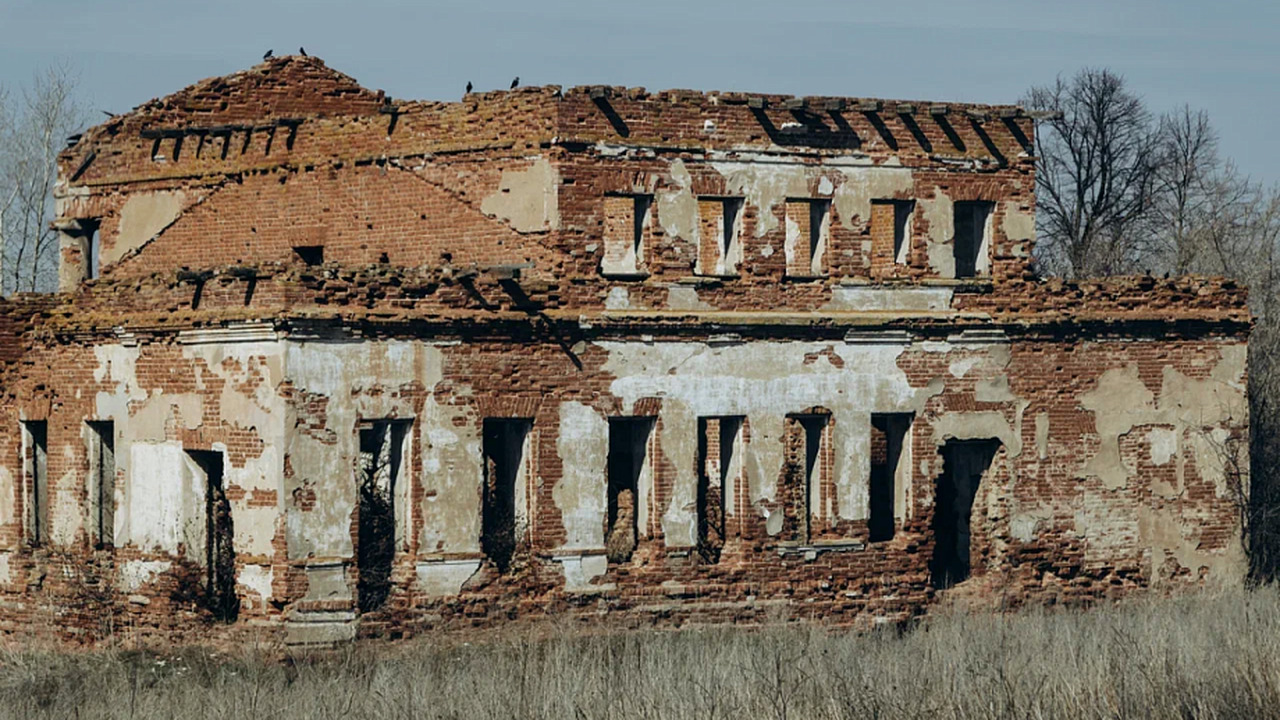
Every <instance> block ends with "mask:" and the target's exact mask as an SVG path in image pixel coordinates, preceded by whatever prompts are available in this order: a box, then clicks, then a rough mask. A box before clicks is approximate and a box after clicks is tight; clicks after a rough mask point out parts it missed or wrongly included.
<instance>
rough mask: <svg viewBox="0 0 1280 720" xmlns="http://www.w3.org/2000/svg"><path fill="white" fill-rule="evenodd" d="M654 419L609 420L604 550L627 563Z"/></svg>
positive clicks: (634, 536) (636, 525)
mask: <svg viewBox="0 0 1280 720" xmlns="http://www.w3.org/2000/svg"><path fill="white" fill-rule="evenodd" d="M653 425H654V418H651V417H627V418H610V419H609V461H608V462H609V527H608V532H607V533H606V535H605V550H606V551H607V554H608V556H609V560H610V561H612V562H627V561H629V560H630V559H631V553H633V552H635V549H636V543H637V542H638V533H639V528H640V525H639V522H640V521H639V517H638V515H639V511H640V509H639V494H640V477H641V475H643V474H644V470H645V466H646V464H647V463H648V459H649V458H648V455H649V453H648V450H649V436H650V435H651V434H652V433H653Z"/></svg>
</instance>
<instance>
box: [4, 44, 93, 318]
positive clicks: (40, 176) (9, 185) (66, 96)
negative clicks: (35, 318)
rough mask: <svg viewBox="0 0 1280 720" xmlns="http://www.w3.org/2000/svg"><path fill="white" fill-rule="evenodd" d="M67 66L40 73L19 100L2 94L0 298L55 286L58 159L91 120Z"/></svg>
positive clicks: (56, 267) (49, 288)
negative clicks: (53, 225) (68, 140)
mask: <svg viewBox="0 0 1280 720" xmlns="http://www.w3.org/2000/svg"><path fill="white" fill-rule="evenodd" d="M75 89H76V80H75V77H74V74H73V73H72V72H71V71H70V70H69V69H68V68H67V67H66V66H54V67H51V68H49V69H47V70H45V71H44V72H42V73H38V74H37V75H36V76H35V77H34V78H33V79H32V82H31V84H30V86H29V87H26V88H24V89H23V90H22V92H21V93H20V98H19V99H17V100H15V99H13V98H12V96H10V95H7V94H0V293H8V292H31V291H48V290H52V289H54V288H55V287H56V285H57V276H58V235H57V233H56V232H55V231H54V230H53V229H52V228H51V227H50V223H51V222H52V220H53V213H54V207H53V188H54V184H55V183H56V182H57V158H58V152H59V151H60V150H61V149H62V147H63V144H64V141H65V138H66V137H67V136H69V135H71V134H72V133H73V132H75V131H76V129H77V128H79V127H80V126H82V125H84V124H85V122H86V118H87V114H86V113H85V111H84V108H83V106H82V105H81V104H80V103H79V102H78V101H77V99H76V97H75Z"/></svg>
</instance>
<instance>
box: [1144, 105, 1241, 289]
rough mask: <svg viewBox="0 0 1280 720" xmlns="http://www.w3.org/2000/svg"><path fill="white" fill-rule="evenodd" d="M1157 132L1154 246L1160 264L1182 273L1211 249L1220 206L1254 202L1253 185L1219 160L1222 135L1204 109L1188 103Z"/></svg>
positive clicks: (1151, 228) (1151, 227)
mask: <svg viewBox="0 0 1280 720" xmlns="http://www.w3.org/2000/svg"><path fill="white" fill-rule="evenodd" d="M1157 133H1158V140H1157V147H1158V150H1157V154H1156V158H1155V160H1156V163H1155V187H1154V193H1153V198H1152V203H1151V212H1150V214H1149V216H1148V218H1147V219H1148V233H1149V235H1150V238H1151V244H1150V249H1151V251H1152V253H1153V255H1154V257H1153V260H1154V261H1155V262H1156V264H1157V265H1158V266H1159V267H1162V268H1163V269H1165V270H1167V271H1169V272H1173V273H1175V274H1179V275H1181V274H1185V273H1188V272H1191V271H1192V270H1193V269H1195V266H1196V264H1197V261H1198V260H1199V259H1200V258H1201V257H1202V254H1203V253H1204V252H1206V251H1207V250H1209V248H1208V247H1207V240H1208V238H1207V237H1206V236H1205V232H1206V230H1207V225H1208V224H1209V223H1211V222H1213V221H1214V215H1215V213H1217V212H1220V211H1221V210H1223V209H1226V208H1223V207H1221V206H1220V205H1219V204H1220V203H1224V202H1225V203H1227V205H1228V207H1235V206H1237V205H1238V204H1240V203H1246V202H1248V201H1249V199H1250V198H1249V197H1248V195H1249V187H1248V183H1247V182H1245V183H1241V182H1238V179H1237V177H1236V174H1235V172H1234V168H1232V167H1231V166H1230V165H1229V164H1224V163H1223V162H1222V160H1221V159H1220V158H1219V156H1218V134H1217V132H1215V131H1214V129H1213V126H1212V125H1211V124H1210V123H1209V115H1208V113H1206V112H1204V111H1203V110H1192V109H1191V108H1190V107H1187V106H1185V105H1184V106H1183V107H1182V108H1179V109H1178V110H1177V111H1175V112H1172V113H1169V114H1167V115H1164V116H1163V117H1161V118H1160V123H1159V128H1158V130H1157ZM1228 214H1231V213H1228Z"/></svg>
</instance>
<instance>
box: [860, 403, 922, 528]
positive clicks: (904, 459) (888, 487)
mask: <svg viewBox="0 0 1280 720" xmlns="http://www.w3.org/2000/svg"><path fill="white" fill-rule="evenodd" d="M910 428H911V414H910V413H883V414H873V415H872V416H871V478H870V487H869V489H868V496H869V497H868V502H869V514H868V516H867V530H868V536H869V537H868V540H870V541H871V542H881V541H884V540H892V539H893V533H894V530H895V526H896V523H897V518H898V517H900V516H901V515H902V513H903V510H904V508H903V507H902V505H904V504H905V503H904V502H902V501H900V500H899V498H900V497H902V491H903V490H904V489H905V486H906V482H907V472H906V471H909V470H910V468H911V463H910V461H909V459H908V456H907V455H906V450H907V449H908V448H907V447H906V445H907V431H908V430H909V429H910Z"/></svg>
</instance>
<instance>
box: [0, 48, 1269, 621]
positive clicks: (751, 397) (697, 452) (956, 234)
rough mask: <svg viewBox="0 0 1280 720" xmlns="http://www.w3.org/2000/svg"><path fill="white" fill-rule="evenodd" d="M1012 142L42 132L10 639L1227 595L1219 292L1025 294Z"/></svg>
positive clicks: (843, 113) (474, 127)
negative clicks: (1199, 591) (47, 214)
mask: <svg viewBox="0 0 1280 720" xmlns="http://www.w3.org/2000/svg"><path fill="white" fill-rule="evenodd" d="M1033 133H1034V123H1033V120H1032V119H1031V118H1030V117H1028V116H1027V114H1026V113H1025V112H1023V111H1021V110H1020V109H1019V108H1016V107H1007V106H1006V107H990V106H974V105H941V104H934V103H907V102H892V101H871V100H864V99H851V98H814V97H810V98H793V97H788V96H772V95H770V96H765V95H746V94H740V93H698V92H689V91H666V92H661V93H647V92H645V91H644V90H641V89H622V88H610V87H589V88H575V89H572V90H568V91H561V90H560V89H559V88H556V87H531V88H520V89H517V90H514V91H511V92H493V93H483V94H470V95H467V96H466V97H464V98H463V100H462V101H461V102H401V101H398V100H393V99H392V98H389V97H385V96H384V95H383V93H381V92H371V91H369V90H366V89H364V88H362V87H360V86H359V85H357V84H356V83H355V82H354V81H353V80H351V79H350V78H348V77H346V76H344V75H341V74H339V73H336V72H334V71H331V70H329V69H328V68H326V67H325V65H324V64H323V63H322V62H321V61H319V60H317V59H314V58H302V57H285V58H276V59H273V60H270V61H268V62H266V63H263V64H261V65H258V66H256V67H254V68H252V69H250V70H248V71H245V72H241V73H237V74H235V75H231V76H228V77H225V78H218V79H213V80H206V81H204V82H201V83H199V84H197V85H193V86H191V87H189V88H187V89H185V90H182V91H181V92H178V93H177V94H175V95H172V96H170V97H168V98H165V99H163V100H157V101H153V102H151V103H148V104H146V105H143V106H141V107H139V108H137V109H136V110H134V111H133V112H130V113H128V114H126V115H122V116H118V117H115V118H112V119H111V120H110V121H109V122H107V123H106V124H104V125H100V126H98V127H95V128H93V129H92V130H90V131H88V132H87V133H86V134H85V135H84V136H83V137H80V138H77V139H74V142H73V143H72V144H71V145H70V146H69V147H68V149H67V150H66V151H65V153H64V154H63V156H62V158H61V183H60V185H59V194H58V212H59V220H58V222H57V228H58V229H59V230H60V231H61V233H62V238H63V242H62V248H61V252H62V257H61V260H62V271H61V281H62V290H63V292H62V293H60V294H58V295H56V296H52V297H39V298H37V297H22V298H13V299H10V300H7V301H0V334H3V338H4V340H3V342H4V344H3V345H2V346H0V629H4V630H11V631H16V630H24V629H31V628H37V629H39V628H48V629H50V630H52V631H56V632H59V633H61V634H63V635H68V636H78V637H84V638H92V637H98V636H100V635H102V634H103V633H109V632H121V631H128V632H134V633H139V634H144V635H145V634H156V635H163V636H167V637H175V638H181V637H187V636H192V635H196V636H198V637H208V636H209V634H210V633H214V634H219V633H221V634H226V635H230V636H234V635H235V634H237V633H240V632H245V631H252V632H263V631H266V632H272V633H279V634H280V635H281V636H282V637H284V638H285V639H286V640H289V641H291V642H324V641H328V640H334V639H341V638H345V637H350V636H352V635H354V634H357V633H360V634H390V635H395V636H399V635H403V634H409V633H413V632H418V631H421V630H423V629H428V628H435V627H459V626H469V625H480V624H495V623H499V622H507V621H510V620H511V619H515V618H527V617H537V616H541V615H545V614H552V613H554V614H558V615H567V616H573V615H580V616H591V617H605V618H616V619H617V621H618V622H620V623H647V622H654V621H661V622H667V623H679V622H683V621H685V620H696V621H706V620H714V621H736V622H751V621H758V620H761V619H763V618H765V617H769V616H774V615H785V616H789V617H815V618H826V619H830V620H833V621H837V622H842V623H844V622H850V623H871V622H876V621H894V620H899V619H903V618H906V617H910V616H913V615H917V614H919V613H921V612H923V611H925V610H926V609H927V607H928V606H929V604H930V603H931V602H934V601H936V600H937V599H938V598H940V597H945V596H946V595H948V594H967V595H970V596H981V597H985V598H995V599H997V600H999V601H1003V602H1009V603H1020V602H1026V601H1037V602H1038V601H1067V602H1070V601H1079V600H1085V599H1089V598H1097V597H1112V596H1116V595H1120V594H1124V593H1128V592H1130V591H1133V590H1135V589H1141V588H1162V589H1176V588H1182V587H1191V586H1199V585H1203V584H1230V583H1236V582H1239V581H1240V579H1241V576H1242V574H1243V561H1242V551H1241V544H1240V540H1239V533H1240V521H1239V507H1240V502H1239V501H1240V498H1241V491H1240V488H1239V479H1240V475H1239V473H1238V472H1235V470H1236V469H1237V468H1239V467H1240V465H1239V463H1240V462H1242V461H1247V458H1244V456H1243V454H1242V453H1243V447H1244V443H1243V442H1242V441H1241V440H1242V438H1244V437H1245V435H1246V434H1247V405H1246V402H1245V383H1246V377H1245V356H1246V341H1247V334H1248V329H1249V315H1248V311H1247V309H1246V307H1245V303H1244V293H1243V290H1242V289H1240V288H1237V287H1235V286H1233V285H1232V284H1230V283H1228V282H1225V281H1220V280H1213V279H1205V278H1177V279H1172V280H1157V279H1153V278H1121V279H1113V280H1108V281H1105V282H1094V283H1081V284H1070V283H1065V282H1062V281H1057V280H1044V279H1041V278H1039V277H1038V276H1037V274H1036V273H1035V271H1034V267H1033V264H1032V249H1033V247H1032V246H1033V243H1034V230H1035V223H1034V213H1035V194H1034V190H1035V182H1034V158H1032V157H1031V156H1030V153H1031V150H1032V137H1033Z"/></svg>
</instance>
